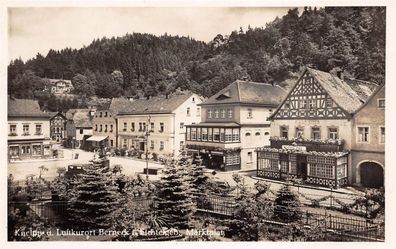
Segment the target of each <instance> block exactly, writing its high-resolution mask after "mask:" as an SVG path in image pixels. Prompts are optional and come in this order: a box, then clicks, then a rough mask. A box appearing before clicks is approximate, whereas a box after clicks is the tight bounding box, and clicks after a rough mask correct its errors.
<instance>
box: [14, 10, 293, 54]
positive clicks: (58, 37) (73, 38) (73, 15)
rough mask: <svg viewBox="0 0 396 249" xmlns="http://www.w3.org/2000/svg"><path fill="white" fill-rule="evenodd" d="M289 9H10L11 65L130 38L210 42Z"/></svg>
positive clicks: (254, 25)
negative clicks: (163, 37)
mask: <svg viewBox="0 0 396 249" xmlns="http://www.w3.org/2000/svg"><path fill="white" fill-rule="evenodd" d="M288 9H289V8H269V7H266V8H248V7H243V8H242V7H237V8H230V7H195V8H194V7H173V8H172V7H114V8H110V7H105V8H100V7H62V8H59V7H40V8H37V7H36V8H9V10H8V14H9V15H8V17H9V19H8V50H9V51H8V52H9V56H8V58H9V60H11V59H16V58H19V57H20V58H22V59H23V60H24V61H26V60H27V59H30V58H32V57H35V55H36V54H37V53H40V54H42V55H44V56H45V55H47V53H48V51H49V50H50V49H55V50H60V49H62V48H66V47H71V48H77V49H79V48H81V47H83V46H84V45H86V46H87V45H89V44H90V43H91V42H92V41H93V40H94V39H96V38H102V37H104V36H106V37H108V38H110V37H112V36H115V37H117V36H123V35H125V34H126V33H134V32H136V33H150V34H154V35H163V34H164V33H167V34H168V35H179V36H190V37H192V38H194V39H197V40H201V41H205V42H208V41H210V40H212V39H213V38H214V37H215V36H216V35H217V34H222V35H228V34H230V33H231V32H232V31H233V30H239V27H242V28H243V29H244V30H246V28H247V27H248V25H250V26H251V27H252V28H254V27H265V24H266V23H268V22H271V21H273V20H274V19H275V18H276V17H277V16H279V17H281V16H283V15H285V14H286V13H287V11H288Z"/></svg>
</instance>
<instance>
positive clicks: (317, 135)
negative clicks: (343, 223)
mask: <svg viewBox="0 0 396 249" xmlns="http://www.w3.org/2000/svg"><path fill="white" fill-rule="evenodd" d="M311 138H312V139H313V140H319V139H320V128H319V127H312V129H311Z"/></svg>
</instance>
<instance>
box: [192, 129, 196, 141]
mask: <svg viewBox="0 0 396 249" xmlns="http://www.w3.org/2000/svg"><path fill="white" fill-rule="evenodd" d="M191 140H197V128H191Z"/></svg>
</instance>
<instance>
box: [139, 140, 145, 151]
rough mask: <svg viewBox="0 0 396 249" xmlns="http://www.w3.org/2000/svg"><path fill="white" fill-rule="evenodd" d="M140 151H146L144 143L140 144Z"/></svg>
mask: <svg viewBox="0 0 396 249" xmlns="http://www.w3.org/2000/svg"><path fill="white" fill-rule="evenodd" d="M139 150H142V151H144V142H139Z"/></svg>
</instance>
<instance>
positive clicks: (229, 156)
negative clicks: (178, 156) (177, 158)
mask: <svg viewBox="0 0 396 249" xmlns="http://www.w3.org/2000/svg"><path fill="white" fill-rule="evenodd" d="M187 149H188V152H189V153H190V154H191V155H192V156H193V158H194V159H195V160H196V159H198V158H201V160H202V164H203V165H204V166H205V167H207V168H209V169H214V170H221V171H231V170H239V169H241V151H240V149H239V148H233V149H221V148H208V147H205V148H203V147H201V146H197V145H195V146H192V145H187Z"/></svg>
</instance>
